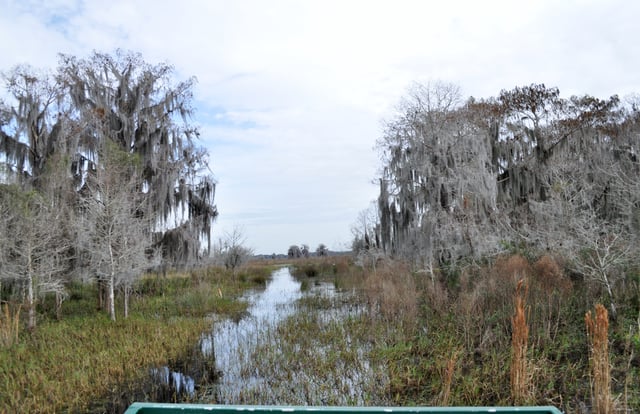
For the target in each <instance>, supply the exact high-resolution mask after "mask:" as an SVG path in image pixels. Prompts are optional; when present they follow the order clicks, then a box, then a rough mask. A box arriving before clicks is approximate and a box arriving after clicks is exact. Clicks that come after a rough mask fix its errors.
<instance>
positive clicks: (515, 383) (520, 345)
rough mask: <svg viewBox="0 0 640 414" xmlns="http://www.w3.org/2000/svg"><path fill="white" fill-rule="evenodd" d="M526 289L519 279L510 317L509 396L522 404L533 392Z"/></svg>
mask: <svg viewBox="0 0 640 414" xmlns="http://www.w3.org/2000/svg"><path fill="white" fill-rule="evenodd" d="M528 290H529V288H528V286H527V284H526V283H525V281H524V280H520V281H519V282H518V285H517V287H516V293H515V295H514V302H515V303H514V304H515V314H514V315H513V317H512V318H511V326H512V328H513V333H512V337H511V377H510V379H511V398H512V399H513V402H514V404H516V405H522V404H524V403H525V402H527V401H528V400H529V399H530V397H531V396H532V394H533V390H532V384H531V373H530V367H529V361H528V360H527V345H528V340H529V326H528V325H527V317H526V308H527V306H526V296H527V293H528Z"/></svg>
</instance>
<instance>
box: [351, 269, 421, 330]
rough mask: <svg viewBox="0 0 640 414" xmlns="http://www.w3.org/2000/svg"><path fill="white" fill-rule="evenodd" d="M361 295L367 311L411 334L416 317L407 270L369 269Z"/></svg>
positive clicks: (412, 285) (413, 286)
mask: <svg viewBox="0 0 640 414" xmlns="http://www.w3.org/2000/svg"><path fill="white" fill-rule="evenodd" d="M365 277H366V279H365V282H364V292H365V295H366V297H367V301H368V303H369V308H370V311H371V312H372V313H374V314H378V315H381V316H382V318H383V319H384V320H386V321H394V322H400V323H402V324H403V326H405V327H407V328H408V331H410V330H411V328H412V327H413V325H415V321H416V317H417V315H418V301H419V299H420V292H419V291H418V288H417V285H416V281H415V278H414V276H413V274H411V272H410V271H409V269H408V268H407V267H406V266H404V265H401V264H399V263H384V264H381V265H379V266H378V268H377V269H369V270H367V273H366V276H365Z"/></svg>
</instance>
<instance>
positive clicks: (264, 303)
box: [202, 268, 302, 403]
mask: <svg viewBox="0 0 640 414" xmlns="http://www.w3.org/2000/svg"><path fill="white" fill-rule="evenodd" d="M301 296H302V292H301V291H300V282H298V281H296V280H295V279H294V278H293V276H292V275H291V273H290V272H289V268H282V269H279V270H277V271H275V272H274V273H273V275H272V280H271V281H270V282H269V283H268V284H267V287H266V289H265V290H264V291H262V292H252V293H250V294H248V295H247V296H246V300H247V301H249V303H251V305H250V306H249V308H248V313H247V316H246V317H244V318H242V319H241V320H239V321H237V322H234V321H231V320H224V321H220V322H217V323H215V324H214V330H213V336H212V338H211V339H209V340H203V341H202V351H203V353H205V352H215V358H216V366H217V368H218V370H219V371H220V372H221V373H222V377H221V378H220V379H219V381H218V384H217V385H216V399H217V400H218V402H223V403H224V402H230V401H233V400H234V399H235V398H236V397H237V396H238V394H239V392H240V390H241V389H243V388H244V387H246V386H247V379H246V378H243V375H242V374H243V372H242V370H243V367H245V369H246V367H247V366H250V365H251V363H250V362H251V360H250V359H251V355H252V352H253V350H254V349H255V348H256V346H257V345H258V343H259V341H264V340H265V336H266V335H269V334H271V333H272V332H273V329H272V328H273V327H275V326H276V325H277V324H278V322H280V321H282V320H284V319H285V318H286V317H287V316H289V315H291V314H292V312H293V311H294V304H295V302H296V300H297V299H299V298H300V297H301ZM251 381H252V380H249V382H251ZM253 381H257V378H253Z"/></svg>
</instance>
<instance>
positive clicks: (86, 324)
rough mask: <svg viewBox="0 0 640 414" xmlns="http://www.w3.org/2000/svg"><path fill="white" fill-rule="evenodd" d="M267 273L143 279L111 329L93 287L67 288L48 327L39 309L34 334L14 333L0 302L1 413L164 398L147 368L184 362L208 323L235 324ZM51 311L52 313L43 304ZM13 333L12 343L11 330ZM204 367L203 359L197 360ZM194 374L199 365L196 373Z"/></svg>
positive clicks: (106, 407)
mask: <svg viewBox="0 0 640 414" xmlns="http://www.w3.org/2000/svg"><path fill="white" fill-rule="evenodd" d="M269 272H270V269H269V268H266V267H265V268H247V269H245V270H244V271H242V272H239V273H238V275H237V276H233V275H232V274H231V273H228V272H225V271H222V270H219V269H207V270H195V271H191V272H185V273H173V274H168V275H166V277H165V276H158V275H147V276H146V277H144V278H143V279H142V280H141V281H140V282H139V284H138V285H137V287H136V289H135V292H134V296H135V298H134V299H133V300H132V303H131V310H130V316H129V317H128V318H126V319H124V318H120V319H119V320H118V321H117V322H112V321H111V320H110V319H109V318H108V316H107V315H105V314H104V312H98V311H96V305H95V297H96V296H97V292H96V290H95V287H93V286H88V285H81V284H78V285H74V286H73V287H72V291H71V293H70V295H69V298H68V300H66V301H65V302H64V303H63V305H62V315H61V319H60V320H56V318H55V315H54V312H53V309H52V307H53V306H52V305H51V304H50V303H49V302H48V301H45V302H44V303H43V304H42V305H41V307H40V309H39V315H40V318H41V319H42V320H41V321H40V323H39V326H38V328H37V329H36V330H34V331H33V332H29V331H26V330H22V329H21V328H20V325H21V324H20V318H21V317H24V313H25V312H20V310H19V308H17V307H15V306H10V304H5V305H4V306H3V309H4V313H3V316H2V318H0V331H2V332H3V338H4V346H2V347H0V387H1V388H2V389H3V392H2V393H0V408H1V409H0V411H2V412H90V411H92V412H104V411H113V412H118V411H122V410H123V408H126V406H127V405H128V404H129V403H130V402H131V401H133V400H134V399H138V400H151V399H153V398H154V396H156V397H155V398H158V397H161V398H163V399H168V400H171V399H172V396H171V395H162V393H165V394H166V393H167V392H170V391H167V390H163V389H162V388H163V386H162V384H161V385H158V384H154V383H152V382H151V381H150V379H149V378H150V375H149V372H150V369H152V368H154V367H162V366H173V365H175V364H184V362H185V361H188V360H189V359H190V356H191V354H192V353H193V350H194V347H196V346H197V344H198V342H199V341H200V339H201V336H202V335H203V333H204V332H206V331H207V329H208V328H209V327H210V326H211V315H220V316H221V317H238V315H240V314H241V313H242V312H244V310H245V308H246V303H244V302H242V301H238V300H237V297H238V295H239V294H240V293H241V292H242V291H244V290H245V289H247V288H250V287H256V286H263V285H264V283H265V281H266V279H267V278H268V276H269ZM50 305H51V306H50ZM14 327H18V328H20V329H17V330H16V331H15V333H16V335H14V334H13V333H12V332H13V329H14ZM205 362H206V361H205ZM196 368H197V369H196V370H195V371H201V372H200V375H203V376H207V375H210V374H211V372H209V373H207V372H202V371H203V367H196Z"/></svg>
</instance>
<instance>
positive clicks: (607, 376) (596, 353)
mask: <svg viewBox="0 0 640 414" xmlns="http://www.w3.org/2000/svg"><path fill="white" fill-rule="evenodd" d="M584 320H585V324H586V326H587V338H588V340H589V346H590V353H589V362H590V364H591V375H592V382H591V398H592V404H593V412H594V413H596V414H609V413H613V411H614V407H613V399H612V398H611V368H610V365H609V339H608V331H609V315H608V313H607V309H606V308H605V307H604V306H603V305H601V304H599V303H598V304H597V305H596V314H595V317H593V316H592V314H591V311H589V312H587V313H586V314H585V317H584Z"/></svg>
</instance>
